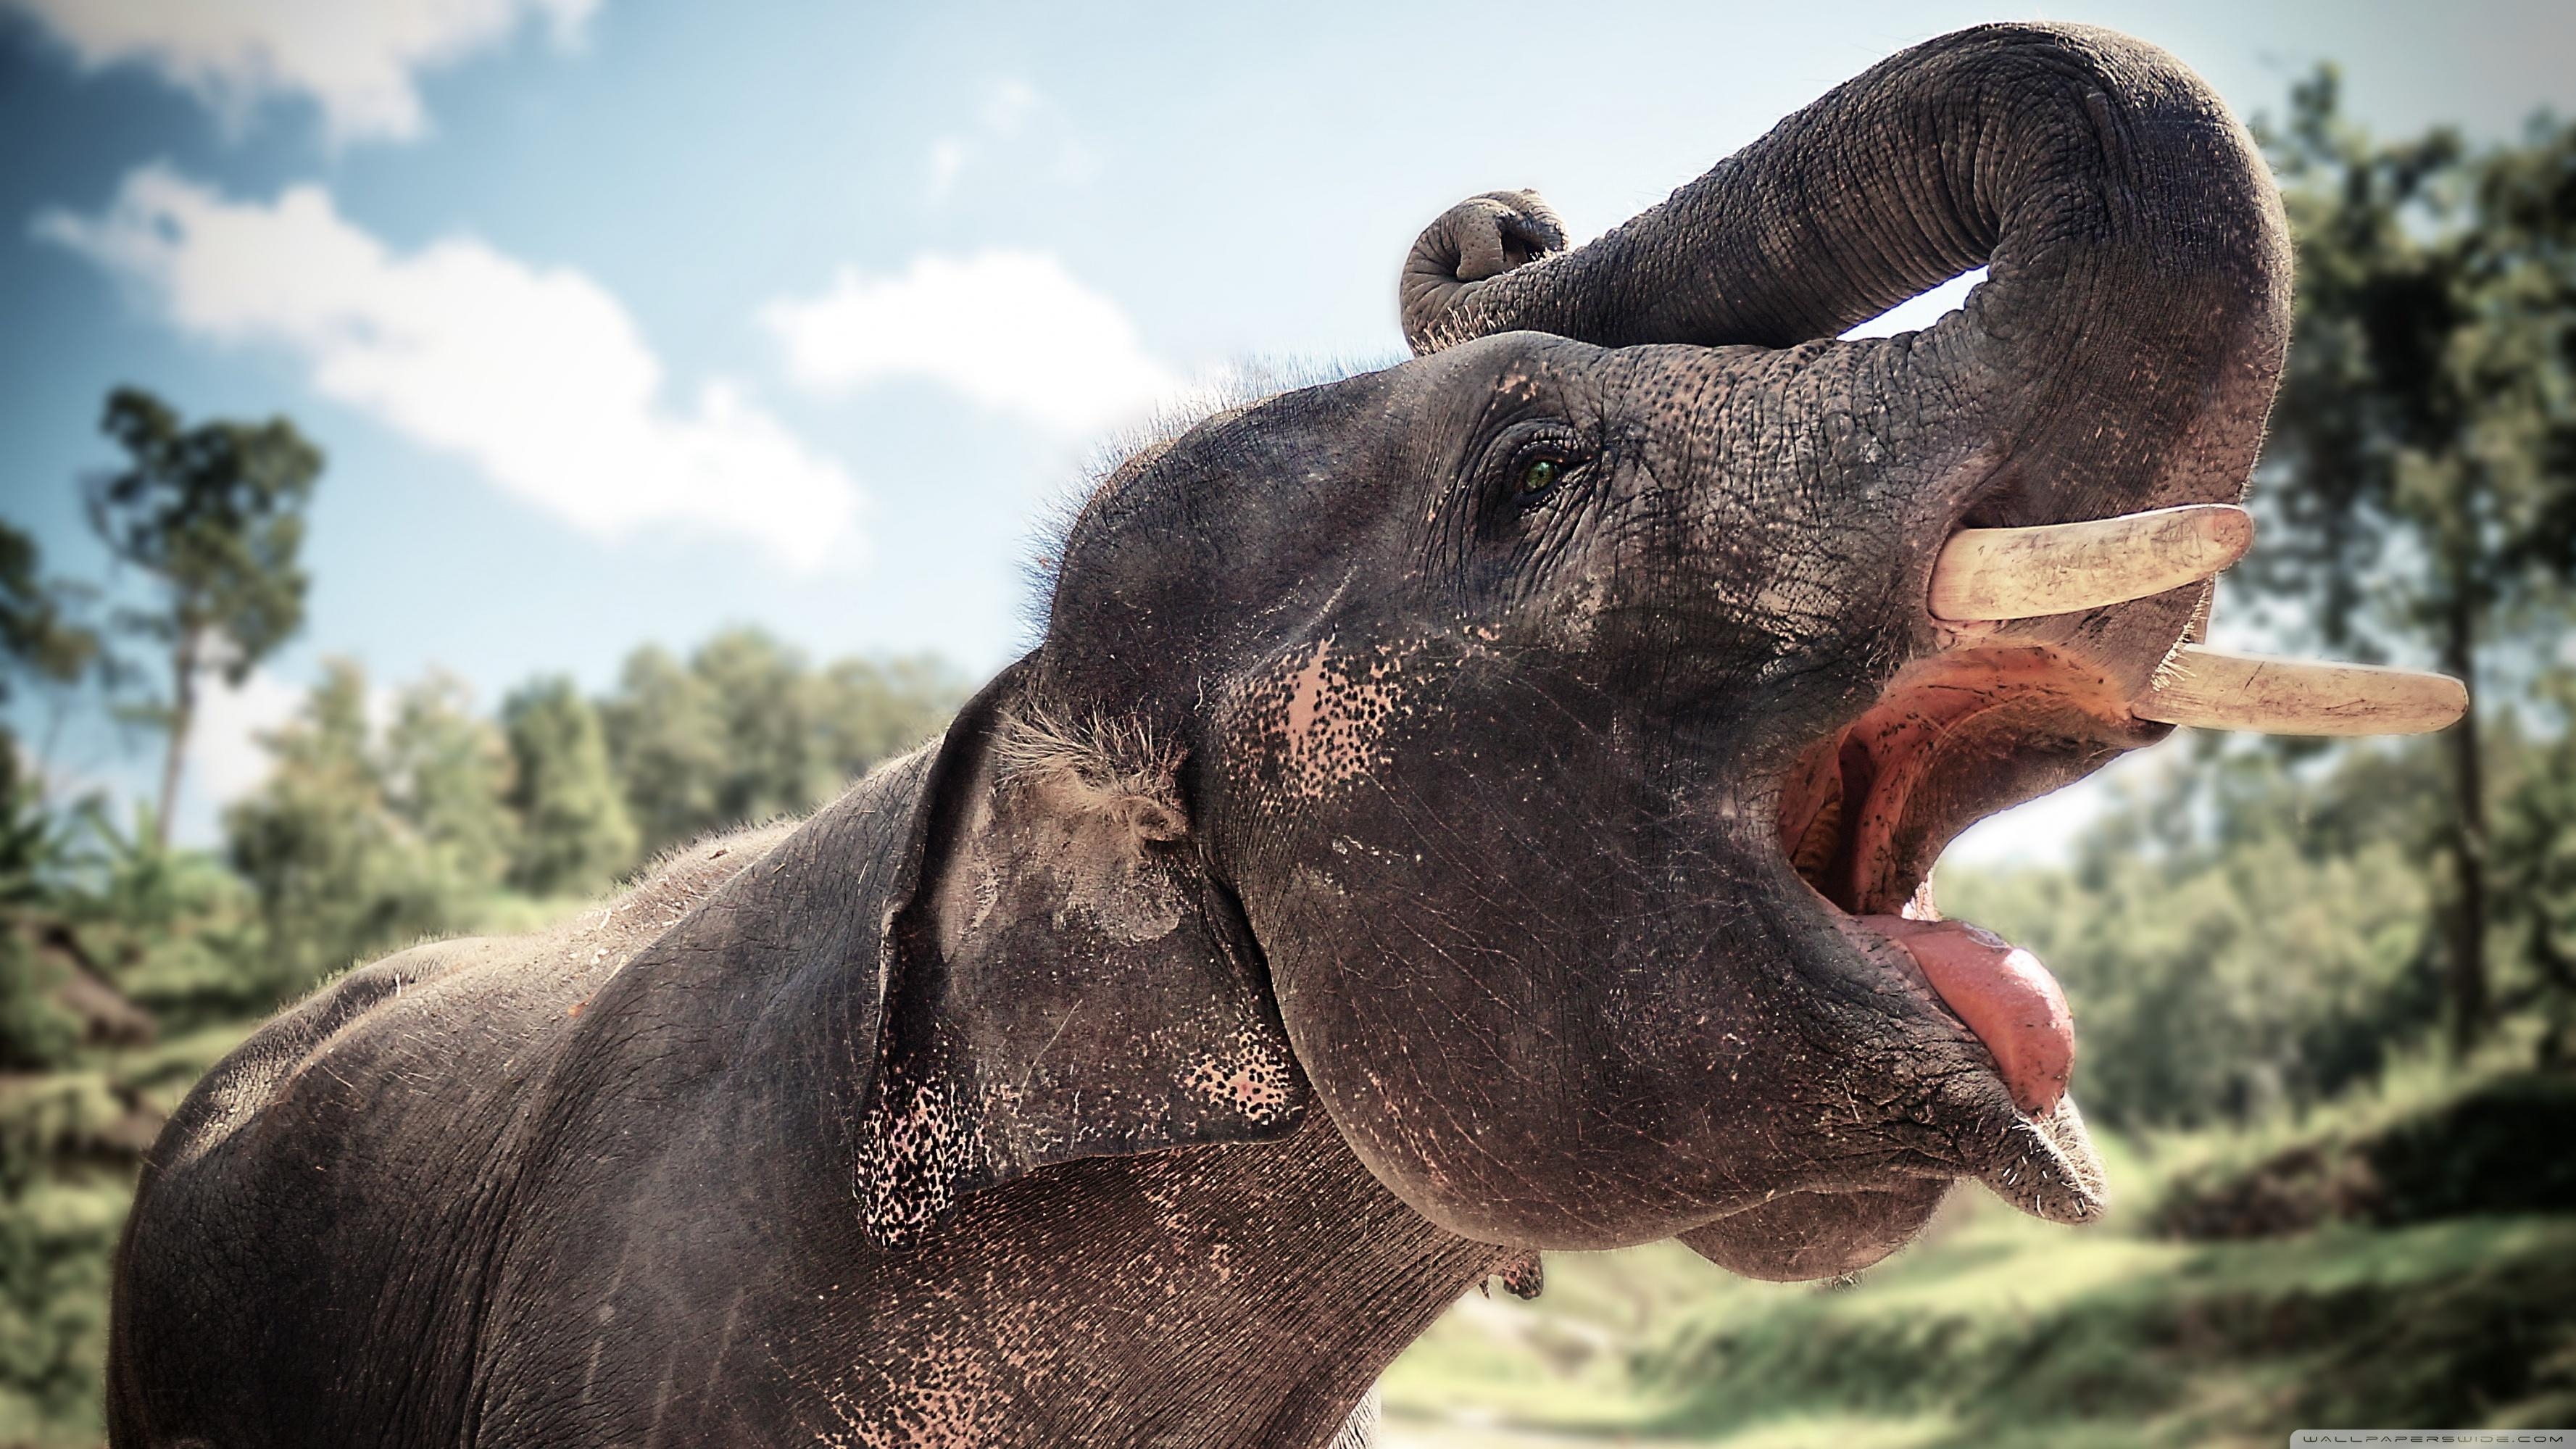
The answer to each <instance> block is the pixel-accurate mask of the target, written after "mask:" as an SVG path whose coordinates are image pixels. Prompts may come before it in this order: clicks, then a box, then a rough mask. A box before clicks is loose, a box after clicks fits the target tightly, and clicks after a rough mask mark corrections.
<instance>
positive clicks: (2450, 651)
mask: <svg viewBox="0 0 2576 1449" xmlns="http://www.w3.org/2000/svg"><path fill="white" fill-rule="evenodd" d="M2338 99H2339V95H2338V82H2337V77H2336V74H2335V72H2334V70H2333V69H2332V68H2330V67H2329V68H2325V69H2322V70H2320V71H2319V72H2318V73H2317V74H2316V76H2315V77H2314V78H2313V79H2311V80H2309V81H2307V82H2305V83H2304V84H2302V85H2300V86H2298V87H2297V88H2296V89H2295V90H2294V91H2293V94H2292V100H2291V110H2290V123H2289V126H2288V128H2287V129H2286V131H2283V132H2281V133H2279V134H2276V135H2272V136H2270V137H2268V138H2267V139H2268V142H2269V145H2270V147H2271V150H2272V154H2273V157H2274V164H2275V165H2276V167H2277V168H2278V170H2279V171H2280V173H2281V175H2282V178H2283V181H2284V184H2285V196H2286V199H2287V202H2288V205H2289V210H2290V219H2291V229H2292V232H2293V235H2294V236H2295V238H2296V242H2297V246H2298V252H2299V294H2298V303H2297V309H2296V320H2295V324H2294V327H2295V331H2294V335H2293V340H2292V344H2291V348H2290V360H2289V367H2288V371H2287V373H2286V374H2285V376H2284V379H2283V385H2282V390H2281V396H2280V400H2279V404H2278V406H2277V407H2276V409H2275V412H2274V417H2273V431H2272V439H2271V443H2270V446H2269V448H2268V450H2267V452H2266V454H2265V461H2264V485H2263V487H2262V488H2261V489H2260V490H2258V492H2257V499H2258V506H2259V507H2261V508H2262V509H2263V510H2264V512H2265V514H2266V517H2265V520H2264V521H2265V535H2264V537H2265V546H2264V548H2262V549H2261V550H2258V551H2257V555H2256V557H2255V558H2254V559H2251V560H2249V567H2248V569H2247V570H2246V571H2245V576H2246V580H2247V581H2248V582H2249V583H2251V584H2252V585H2254V586H2255V587H2256V588H2257V589H2258V590H2262V591H2265V592H2268V593H2270V594H2272V595H2274V596H2276V597H2277V596H2286V597H2290V598H2293V599H2295V600H2297V601H2298V603H2299V604H2300V605H2301V607H2302V614H2303V622H2304V624H2305V626H2307V627H2309V628H2312V629H2313V630H2314V631H2315V632H2316V633H2318V634H2319V635H2321V636H2322V637H2323V638H2324V639H2325V640H2326V642H2328V643H2329V644H2331V645H2335V646H2338V647H2343V648H2349V649H2355V650H2357V651H2359V652H2362V653H2364V654H2371V653H2387V652H2391V651H2394V650H2413V651H2417V652H2422V653H2429V654H2431V655H2432V656H2433V657H2434V658H2436V659H2437V660H2438V661H2439V662H2440V664H2441V667H2442V668H2444V669H2445V670H2447V671H2449V672H2451V673H2453V674H2456V675H2458V676H2459V677H2460V678H2462V679H2464V680H2467V681H2469V682H2470V685H2471V689H2472V694H2473V697H2488V698H2491V697H2492V696H2493V695H2494V694H2495V693H2496V692H2497V691H2499V690H2506V689H2511V688H2514V687H2516V686H2517V685H2518V684H2521V683H2524V682H2527V681H2525V680H2521V679H2517V678H2516V677H2514V670H2513V669H2510V668H2499V663H2500V660H2501V659H2502V658H2503V656H2502V655H2500V652H2499V651H2498V649H2497V647H2496V646H2497V645H2498V644H2499V643H2500V642H2511V638H2512V635H2513V631H2517V630H2527V629H2529V628H2530V627H2531V625H2532V624H2533V622H2534V621H2535V620H2536V619H2540V618H2544V617H2558V616H2562V615H2563V611H2564V608H2565V605H2566V602H2567V592H2568V585H2569V583H2570V580H2571V577H2576V126H2552V125H2549V124H2545V123H2540V122H2535V123H2534V125H2533V127H2532V129H2531V131H2530V133H2529V134H2528V135H2527V136H2526V137H2525V138H2524V140H2523V141H2522V142H2521V143H2520V144H2517V145H2511V146H2501V147H2495V148H2491V149H2488V150H2483V151H2479V150H2473V149H2471V148H2470V147H2468V146H2467V145H2465V144H2464V143H2463V142H2462V141H2461V139H2460V138H2459V136H2458V135H2457V134H2455V133H2453V132H2451V131H2448V130H2436V131H2433V132H2431V133H2430V134H2428V135H2426V136H2425V137H2423V138H2422V139H2420V140H2416V141H2411V142H2406V143H2401V144H2380V143H2377V142H2374V141H2373V140H2371V139H2370V138H2369V137H2368V136H2367V135H2365V134H2364V133H2363V132H2362V131H2361V130H2360V129H2359V128H2358V127H2356V126H2353V125H2352V124H2350V123H2348V122H2347V121H2345V120H2344V119H2343V118H2342V116H2341V114H2340V112H2339V110H2338ZM2522 637H2526V638H2527V637H2529V636H2528V635H2527V634H2525V635H2523V636H2522ZM2529 657H2532V658H2537V657H2538V654H2537V652H2535V653H2533V654H2532V655H2531V656H2529ZM2487 713H2489V711H2476V712H2473V713H2472V714H2471V715H2470V717H2469V718H2467V719H2465V720H2463V721H2462V722H2461V723H2460V725H2459V726H2458V727H2457V728H2456V730H2455V731H2454V732H2453V733H2452V734H2451V735H2450V737H2449V738H2448V740H2447V741H2446V747H2447V751H2448V755H2449V760H2450V769H2449V776H2450V778H2449V781H2448V784H2447V793H2448V795H2449V797H2450V817H2451V818H2450V821H2449V825H2448V828H2447V830H2446V831H2445V832H2444V836H2443V839H2442V842H2441V846H2440V850H2441V854H2442V855H2443V857H2444V858H2445V861H2446V873H2447V877H2448V879H2447V882H2446V888H2445V896H2446V899H2445V901H2444V904H2443V906H2442V912H2443V915H2444V917H2445V922H2444V930H2443V932H2442V945H2441V948H2440V950H2441V955H2442V957H2443V960H2444V963H2445V973H2444V974H2445V976H2446V979H2447V995H2448V1000H2449V1017H2450V1029H2451V1039H2452V1044H2453V1046H2454V1048H2455V1049H2456V1050H2459V1051H2463V1052H2465V1051H2466V1050H2467V1049H2468V1048H2469V1047H2471V1046H2473V1045H2474V1044H2475V1043H2476V1042H2477V1040H2478V1039H2479V1037H2480V1035H2481V1034H2482V1033H2483V1032H2484V1030H2485V1029H2486V1027H2487V1026H2488V1024H2489V1022H2490V1020H2491V1018H2492V1015H2493V1012H2494V1005H2495V994H2494V989H2493V986H2492V983H2491V980H2490V975H2491V972H2490V967H2489V961H2488V955H2489V946H2488V936H2489V926H2490V924H2491V920H2492V915H2493V911H2492V907H2491V889H2490V879H2489V877H2490V875H2491V873H2492V868H2493V866H2492V861H2491V858H2490V850H2489V846H2490V842H2489V839H2488V835H2489V832H2488V791H2489V782H2488V781H2487V779H2486V776H2485V771H2484V768H2483V759H2484V752H2483V750H2482V748H2481V739H2482V736H2483V734H2484V732H2485V730H2486V728H2487V724H2486V720H2485V716H2486V714H2487Z"/></svg>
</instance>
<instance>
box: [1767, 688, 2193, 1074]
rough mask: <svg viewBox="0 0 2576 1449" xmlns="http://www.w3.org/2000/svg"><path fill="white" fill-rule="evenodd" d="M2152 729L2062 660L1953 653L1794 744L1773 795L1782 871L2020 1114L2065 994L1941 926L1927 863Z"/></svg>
mask: <svg viewBox="0 0 2576 1449" xmlns="http://www.w3.org/2000/svg"><path fill="white" fill-rule="evenodd" d="M2164 732H2165V730H2164V727H2163V726H2160V725H2155V724H2150V723H2147V722H2143V721H2140V720H2137V719H2135V718H2134V717H2132V716H2131V714H2130V712H2129V709H2128V703H2127V701H2126V700H2125V699H2124V698H2122V697H2121V694H2120V691H2119V690H2118V689H2116V688H2115V687H2114V686H2113V684H2112V683H2111V681H2110V680H2108V679H2107V678H2105V677H2104V676H2103V675H2101V674H2100V673H2099V672H2098V671H2095V670H2091V669H2088V668H2086V667H2085V666H2083V665H2082V664H2080V663H2078V662H2076V661H2074V660H2072V659H2070V658H2068V657H2067V656H2065V655H2063V654H2059V653H2057V652H2054V651H2051V650H2048V649H2043V648H2038V647H2030V646H1992V647H1983V648H1969V649H1962V650H1956V651H1953V652H1950V653H1946V654H1942V655H1939V656H1936V657H1935V658H1932V659H1930V660H1926V661H1924V662H1923V663H1921V664H1918V665H1916V666H1915V667H1913V668H1911V669H1909V670H1907V671H1906V672H1905V673H1903V674H1901V675H1899V676H1898V677H1897V679H1896V680H1895V681H1894V682H1893V683H1892V684H1890V686H1889V687H1888V689H1887V691H1886V692H1885V693H1884V694H1882V695H1881V696H1880V698H1879V700H1878V702H1877V703H1876V704H1874V705H1872V706H1871V707H1870V708H1869V709H1868V710H1867V711H1866V712H1864V713H1863V714H1862V715H1861V716H1860V717H1859V718H1858V719H1856V720H1854V721H1852V722H1851V723H1850V724H1848V725H1846V726H1844V727H1843V728H1842V729H1841V730H1839V731H1837V732H1835V733H1834V734H1832V735H1830V736H1828V737H1826V738H1824V739H1821V740H1818V741H1817V742H1816V743H1815V744H1813V745H1812V746H1810V747H1809V748H1808V749H1807V751H1806V752H1805V753H1804V754H1803V755H1802V756H1801V757H1800V758H1799V760H1798V762H1797V764H1796V766H1795V767H1794V768H1793V769H1792V770H1791V771H1790V773H1789V777H1788V780H1787V784H1786V788H1785V789H1784V790H1783V792H1782V796H1781V802H1780V813H1779V829H1780V841H1781V848H1782V850H1783V851H1784V852H1785V853H1786V854H1787V856H1788V858H1789V863H1790V865H1791V867H1792V868H1794V869H1795V870H1796V871H1797V873H1798V875H1799V877H1800V878H1801V879H1803V880H1805V881H1806V883H1807V884H1808V885H1809V886H1810V887H1812V888H1813V889H1814V890H1815V892H1816V894H1817V895H1819V896H1821V897H1823V898H1824V900H1825V902H1826V903H1827V904H1829V905H1830V906H1832V907H1833V908H1834V909H1835V910H1836V911H1838V912H1840V913H1842V914H1844V915H1846V916H1849V917H1851V918H1853V920H1854V921H1855V922H1856V923H1857V924H1860V925H1862V926H1866V927H1868V928H1870V929H1871V930H1874V931H1876V932H1878V933H1879V934H1880V935H1882V936H1885V937H1886V938H1888V939H1889V940H1890V941H1892V942H1894V943H1895V944H1896V945H1897V946H1898V947H1899V948H1901V949H1902V950H1903V951H1904V952H1905V953H1906V954H1907V955H1908V956H1910V957H1911V958H1912V959H1913V961H1914V963H1915V964H1916V965H1917V966H1918V967H1920V968H1921V970H1922V972H1923V976H1924V978H1925V980H1927V981H1928V982H1929V983H1930V984H1931V986H1932V988H1933V990H1934V992H1935V993H1937V994H1938V995H1939V996H1940V998H1941V1000H1942V1002H1943V1004H1944V1005H1946V1006H1947V1007H1948V1008H1949V1009H1950V1011H1951V1013H1952V1014H1953V1015H1955V1016H1957V1017H1958V1018H1959V1020H1960V1021H1961V1022H1962V1023H1963V1024H1964V1025H1965V1026H1967V1028H1968V1029H1969V1031H1970V1032H1972V1033H1973V1034H1974V1035H1975V1036H1976V1037H1977V1039H1978V1040H1979V1041H1980V1042H1981V1043H1983V1044H1984V1046H1985V1048H1986V1051H1987V1053H1988V1055H1989V1056H1990V1057H1992V1058H1993V1061H1994V1065H1995V1069H1996V1072H1997V1075H1999V1076H2000V1077H2002V1079H2003V1081H2004V1084H2005V1086H2006V1087H2007V1088H2008V1089H2009V1090H2010V1091H2011V1093H2012V1098H2013V1103H2014V1105H2015V1106H2017V1107H2018V1108H2020V1109H2021V1111H2022V1112H2023V1113H2025V1114H2027V1115H2029V1116H2031V1117H2033V1118H2046V1117H2049V1116H2051V1115H2052V1114H2053V1113H2055V1111H2056V1109H2057V1107H2058V1105H2059V1103H2060V1102H2061V1101H2062V1100H2063V1098H2064V1097H2065V1094H2066V1083H2067V1078H2068V1075H2069V1074H2070V1073H2071V1072H2072V1071H2073V1069H2074V1054H2075V1037H2074V1023H2073V1021H2072V1019H2071V1018H2070V1016H2069V1014H2068V1012H2067V1008H2066V998H2065V994H2064V993H2063V992H2062V991H2061V990H2060V989H2059V988H2058V985H2057V982H2056V980H2055V979H2054V978H2053V977H2051V976H2050V975H2049V974H2048V971H2047V968H2045V967H2044V966H2042V965H2040V963H2039V961H2038V960H2037V958H2035V957H2033V956H2032V955H2031V954H2030V953H2029V952H2027V951H2024V950H2021V949H2019V948H2016V947H2014V946H2013V945H2012V944H2011V943H2009V942H2007V941H2005V940H2003V939H2002V938H2001V937H1999V936H1996V935H1994V934H1993V933H1991V932H1989V931H1986V930H1983V929H1981V928H1979V927H1977V926H1974V925H1970V924H1968V923H1967V922H1964V921H1949V920H1945V919H1943V917H1942V915H1941V912H1940V909H1939V907H1938V906H1937V905H1936V904H1935V903H1934V901H1933V896H1932V869H1933V866H1934V863H1935V862H1936V861H1937V860H1938V859H1939V856H1940V853H1941V850H1942V847H1944V846H1945V845H1947V844H1948V843H1949V841H1950V840H1951V839H1952V838H1953V837H1954V836H1956V835H1957V834H1958V833H1959V831H1961V830H1963V829H1965V828H1966V827H1967V826H1968V825H1970V824H1973V823H1975V822H1976V821H1977V820H1979V819H1982V818H1984V817H1985V816H1987V815H1990V814H1993V813H1994V812H1996V811H1998V810H2001V809H2005V808H2007V807H2009V806H2012V805H2015V804H2018V803H2020V802H2021V801H2023V800H2026V799H2029V798H2031V797H2033V796H2035V795H2039V794H2043V793H2045V792H2047V791H2049V790H2052V789H2054V788H2056V787H2057V786H2059V785H2061V784H2064V783H2066V782H2067V781H2068V780H2071V779H2074V778H2076V777H2077V776H2079V775H2082V774H2084V773H2086V772H2088V771H2090V770H2091V769H2093V768H2094V767H2095V766H2097V765H2099V764H2101V763H2102V762H2103V761H2104V760H2106V759H2108V758H2109V757H2110V756H2112V755H2115V754H2118V753H2120V752H2121V751H2124V750H2128V749H2133V748H2135V747H2137V746H2139V745H2144V744H2150V743H2153V742H2154V741H2155V740H2156V739H2157V738H2159V737H2161V736H2162V735H2163V734H2164Z"/></svg>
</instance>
